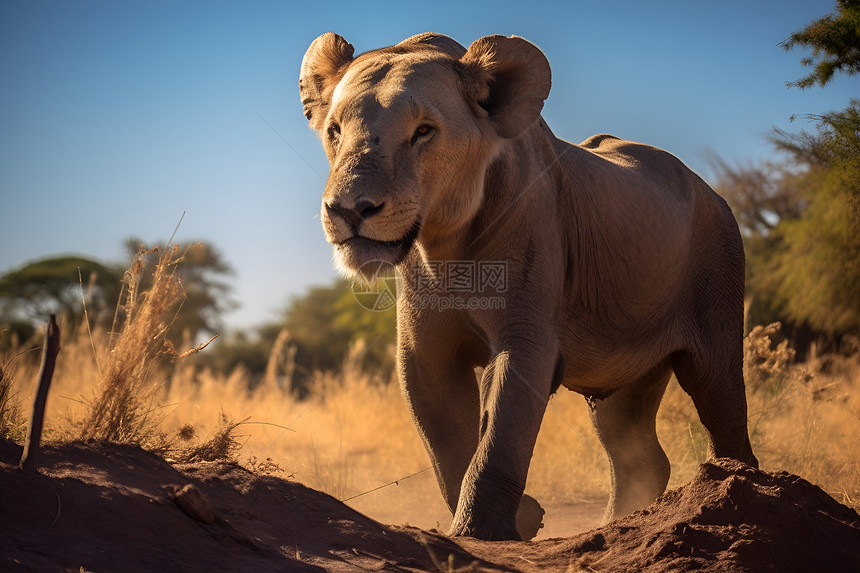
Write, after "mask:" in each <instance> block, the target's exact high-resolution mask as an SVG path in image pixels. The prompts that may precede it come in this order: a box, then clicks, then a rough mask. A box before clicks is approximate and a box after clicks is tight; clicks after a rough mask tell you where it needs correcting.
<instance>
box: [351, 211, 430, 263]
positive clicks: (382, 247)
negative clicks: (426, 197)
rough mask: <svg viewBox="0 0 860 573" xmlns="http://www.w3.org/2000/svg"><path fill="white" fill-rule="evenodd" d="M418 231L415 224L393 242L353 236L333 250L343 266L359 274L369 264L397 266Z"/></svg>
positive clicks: (419, 226)
mask: <svg viewBox="0 0 860 573" xmlns="http://www.w3.org/2000/svg"><path fill="white" fill-rule="evenodd" d="M420 230H421V225H420V223H418V222H416V223H415V224H414V225H412V227H411V228H410V229H409V231H408V232H407V233H406V234H405V235H404V236H403V237H401V238H400V239H397V240H395V241H377V240H374V239H368V238H367V237H362V236H360V235H354V236H352V237H350V238H348V239H346V240H344V241H342V242H340V243H338V244H337V245H335V250H336V252H337V254H338V255H339V258H340V260H341V262H342V263H343V265H344V266H346V267H347V268H349V269H350V270H352V271H355V272H360V271H361V267H362V266H363V265H366V264H367V263H370V262H383V263H388V264H390V265H397V264H400V263H401V262H402V261H403V259H405V258H406V255H408V254H409V251H410V249H412V245H413V244H414V243H415V241H416V239H418V233H419V231H420Z"/></svg>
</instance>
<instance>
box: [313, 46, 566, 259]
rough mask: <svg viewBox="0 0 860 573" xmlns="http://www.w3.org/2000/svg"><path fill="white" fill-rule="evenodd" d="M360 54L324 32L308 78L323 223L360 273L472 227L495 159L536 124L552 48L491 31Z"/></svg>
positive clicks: (329, 236) (546, 87) (546, 86)
mask: <svg viewBox="0 0 860 573" xmlns="http://www.w3.org/2000/svg"><path fill="white" fill-rule="evenodd" d="M353 52H354V49H353V47H352V46H351V45H350V44H349V43H348V42H347V41H346V40H344V39H343V38H342V37H340V36H338V35H336V34H332V33H328V34H323V35H322V36H320V37H319V38H317V39H316V40H314V42H313V43H312V44H311V45H310V47H309V48H308V51H307V53H306V54H305V57H304V59H303V61H302V67H301V74H300V77H299V92H300V94H301V99H302V104H303V106H304V112H305V116H306V117H307V118H308V121H309V122H310V126H311V128H313V129H314V130H315V131H317V132H318V133H319V135H320V136H321V138H322V143H323V147H324V148H325V152H326V155H327V156H328V160H329V164H330V167H331V169H330V172H329V176H328V181H327V182H326V186H325V192H324V194H323V200H322V222H323V228H324V230H325V234H326V238H327V240H328V241H329V242H330V243H331V244H332V245H333V247H334V251H335V260H336V262H337V264H338V266H339V267H340V268H341V270H343V271H344V272H345V273H347V274H351V275H354V274H356V273H359V274H367V269H365V270H364V271H362V270H361V269H362V266H363V265H366V264H367V263H369V262H371V261H383V262H386V263H390V264H397V263H399V262H401V261H402V260H403V259H404V257H406V255H407V253H408V252H409V250H410V249H411V248H412V246H413V245H414V244H415V243H416V241H417V242H418V243H419V244H421V243H423V244H425V245H427V244H434V243H438V242H440V241H447V240H450V238H451V237H452V236H454V235H455V234H456V233H457V232H458V231H459V230H461V229H462V228H463V227H464V226H465V225H466V223H468V222H469V221H470V220H471V219H472V218H473V217H474V216H475V214H476V212H477V211H478V209H479V208H480V206H481V203H482V200H483V194H484V173H485V171H486V169H487V168H488V166H489V164H490V162H491V161H492V160H493V158H494V157H495V155H496V154H497V153H498V151H499V149H500V147H501V146H502V145H503V144H504V141H505V140H507V139H510V138H514V137H516V136H518V135H519V134H520V133H522V132H523V131H524V130H526V129H527V128H529V127H530V126H532V125H533V124H535V122H536V121H537V119H538V117H539V115H540V111H541V109H542V107H543V101H544V100H545V99H546V97H547V95H548V94H549V89H550V68H549V63H548V62H547V60H546V58H545V57H544V55H543V54H542V53H541V51H540V50H539V49H537V48H536V47H535V46H533V45H532V44H530V43H528V42H527V41H525V40H523V39H522V38H517V37H511V38H506V37H504V36H487V37H485V38H481V39H479V40H477V41H475V42H474V43H473V44H472V45H471V46H470V47H469V49H468V50H466V49H465V48H463V47H462V46H461V45H460V44H458V43H457V42H455V41H454V40H452V39H450V38H448V37H446V36H441V35H437V34H421V35H418V36H414V37H412V38H409V39H407V40H405V41H403V42H401V43H399V44H397V45H395V46H392V47H389V48H383V49H380V50H374V51H370V52H367V53H364V54H361V55H359V56H358V57H353Z"/></svg>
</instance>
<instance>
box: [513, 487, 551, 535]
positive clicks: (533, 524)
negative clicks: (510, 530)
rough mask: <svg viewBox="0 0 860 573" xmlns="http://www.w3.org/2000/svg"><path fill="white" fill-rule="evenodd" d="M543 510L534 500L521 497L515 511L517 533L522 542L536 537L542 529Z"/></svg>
mask: <svg viewBox="0 0 860 573" xmlns="http://www.w3.org/2000/svg"><path fill="white" fill-rule="evenodd" d="M544 513H546V512H545V511H544V509H543V508H542V507H541V505H540V504H539V503H538V502H537V500H536V499H535V498H533V497H532V496H530V495H523V498H522V500H521V501H520V507H519V509H518V510H517V531H518V532H519V534H520V538H521V539H522V540H523V541H528V540H530V539H532V538H534V536H535V535H537V533H538V531H539V530H540V529H541V528H542V527H543V516H544Z"/></svg>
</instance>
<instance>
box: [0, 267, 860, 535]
mask: <svg viewBox="0 0 860 573" xmlns="http://www.w3.org/2000/svg"><path fill="white" fill-rule="evenodd" d="M179 258H180V257H179V253H178V251H175V250H174V251H171V252H170V253H164V254H163V255H162V258H161V259H160V260H159V264H158V266H157V268H156V269H155V273H156V275H157V276H161V277H162V278H163V279H164V280H163V282H158V280H156V283H155V285H156V286H155V287H153V288H154V289H156V290H158V289H161V291H160V294H159V293H136V292H133V291H132V290H131V288H133V287H134V285H135V284H136V282H135V281H134V277H135V276H136V275H135V273H136V272H137V273H139V272H143V269H137V268H136V267H134V266H133V267H132V269H131V271H130V273H129V275H128V276H127V284H128V285H129V287H130V290H129V295H128V300H127V301H126V303H125V313H126V315H125V317H124V322H123V328H122V330H121V332H120V333H119V335H117V336H115V337H114V338H112V339H111V338H110V337H109V336H108V335H106V334H105V333H95V334H94V338H93V340H94V342H95V347H96V348H105V349H107V350H105V351H103V352H102V353H101V354H95V355H94V353H93V350H92V343H91V341H90V338H89V336H87V334H86V332H77V333H70V334H69V335H64V343H63V350H62V352H61V353H60V356H59V359H58V364H57V370H56V373H55V379H54V380H55V381H54V386H53V388H52V392H51V395H50V397H49V400H48V412H47V418H46V428H47V432H46V439H49V440H51V439H53V440H71V439H76V438H79V437H96V438H100V439H112V440H118V441H135V442H138V443H143V444H144V445H145V446H147V447H150V448H156V449H160V450H161V451H166V452H167V454H168V455H169V456H170V457H171V458H173V459H176V460H180V461H183V460H204V459H215V458H223V457H234V458H237V459H238V460H239V461H241V462H242V463H245V464H247V465H248V466H249V467H252V468H256V469H258V470H259V471H263V472H266V473H274V474H280V475H284V476H285V477H293V478H294V479H296V480H298V481H301V482H302V483H305V484H306V485H308V486H310V487H314V488H317V489H320V490H322V491H326V492H327V493H330V494H331V495H333V496H335V497H337V498H339V499H348V500H349V504H350V505H351V506H353V507H354V508H356V509H358V510H359V511H363V512H365V513H367V514H369V515H371V516H372V517H375V518H377V519H379V520H382V521H388V522H396V523H411V524H413V525H417V526H421V527H441V528H445V527H446V526H447V524H448V523H449V522H450V516H449V515H448V513H447V509H446V508H445V506H444V504H443V502H442V499H441V496H440V495H439V492H438V488H437V486H436V484H435V478H434V476H433V472H432V471H429V462H428V459H427V455H426V453H425V452H424V449H423V446H422V444H421V442H420V440H419V438H418V435H417V433H416V431H415V428H414V426H413V423H412V421H411V419H410V417H409V414H408V412H407V409H406V406H405V403H404V401H403V398H402V396H401V395H400V390H399V388H398V386H397V384H396V382H395V381H393V380H390V379H381V378H379V377H378V376H375V375H372V374H368V373H367V372H363V371H361V370H360V369H358V368H356V367H355V366H354V365H355V364H357V363H358V362H359V361H357V360H356V358H357V356H358V355H359V354H360V353H361V352H363V351H364V349H363V348H362V347H361V346H356V347H354V348H353V349H352V350H351V353H350V355H349V356H347V357H346V358H345V360H344V364H343V367H342V369H341V371H340V372H337V373H332V372H316V373H314V379H313V384H312V387H311V391H310V394H309V396H308V397H307V398H305V399H303V400H299V399H297V398H296V397H295V395H294V394H293V393H291V392H290V384H289V380H290V378H291V374H292V370H293V365H292V361H291V353H293V352H294V350H293V349H292V348H291V346H290V344H289V335H288V334H287V333H282V335H281V336H280V337H279V338H278V342H277V343H276V344H275V345H274V346H273V350H272V356H271V357H270V360H269V368H268V369H267V372H266V376H265V378H264V380H263V382H262V383H260V384H257V385H256V386H255V387H254V390H253V391H250V390H249V388H250V387H251V386H252V385H251V384H250V382H251V380H250V376H249V375H248V373H247V372H245V371H244V370H242V369H237V370H235V371H234V372H231V373H220V372H213V371H211V370H208V369H205V368H199V367H197V366H196V365H195V364H194V356H188V357H186V358H185V359H183V360H180V361H174V362H171V360H170V359H171V358H175V357H176V356H177V353H176V352H175V351H172V350H171V349H165V347H164V345H163V340H164V338H163V334H164V332H165V328H166V327H167V326H169V324H170V321H171V319H172V318H171V317H172V313H173V312H174V309H175V308H176V305H177V302H178V300H180V299H181V287H180V286H179V285H178V284H177V283H176V282H175V280H174V279H173V278H172V271H171V269H172V265H174V264H176V262H177V261H178V259H179ZM777 329H778V326H768V327H757V328H755V329H753V331H752V332H751V333H750V335H749V337H748V338H747V340H746V344H745V352H746V361H745V369H746V372H745V375H746V379H747V382H748V399H749V411H750V430H751V435H752V440H753V447H754V450H755V452H756V454H757V455H758V457H759V460H760V461H761V464H762V467H763V468H764V469H767V470H787V471H790V472H792V473H796V474H799V475H801V476H803V477H805V478H806V479H808V480H810V481H812V482H813V483H816V484H818V485H820V486H821V487H823V488H824V489H825V490H826V491H828V492H829V493H830V494H831V495H833V496H834V497H835V498H836V499H838V500H839V501H841V502H843V503H846V504H848V505H853V506H854V507H855V508H856V507H858V506H860V364H858V362H857V359H856V358H855V359H853V361H852V360H849V359H844V358H832V357H831V358H827V360H825V359H823V358H822V359H815V360H812V361H810V362H809V363H807V364H801V365H792V364H791V352H790V350H789V349H788V348H787V346H784V345H773V344H772V343H771V340H770V338H771V337H772V336H773V335H774V333H775V332H776V330H777ZM215 351H217V346H216V349H215ZM185 354H188V353H185ZM96 356H98V360H96ZM24 358H25V359H20V358H19V359H18V360H15V361H13V362H11V363H8V362H7V363H6V364H5V365H4V368H3V370H2V372H0V414H2V416H0V429H3V433H4V435H6V436H12V437H15V435H16V434H15V430H9V428H11V427H15V425H16V424H17V422H14V420H15V419H19V420H20V418H21V416H20V414H10V412H15V411H16V410H15V408H18V410H17V411H18V412H20V411H21V409H22V405H26V407H23V410H24V411H26V410H27V409H28V407H29V404H30V403H31V401H32V396H33V395H34V394H35V387H34V382H35V378H36V372H37V370H38V364H37V363H36V361H35V360H30V359H27V357H24ZM164 358H167V359H168V360H163V359H164ZM97 362H98V363H100V365H101V367H99V365H98V364H97ZM10 380H14V381H16V385H15V387H14V390H13V387H12V386H11V385H10V382H9V381H10ZM97 383H98V389H97V390H96V391H95V394H94V390H93V387H94V385H96V384H97ZM16 392H17V393H16ZM88 397H91V398H88ZM15 416H17V418H16V417H15ZM233 420H241V421H240V422H235V421H233ZM657 429H658V434H659V436H660V439H661V442H662V443H663V445H664V448H665V449H666V452H667V454H668V456H669V458H670V460H671V462H672V471H673V473H672V481H671V482H670V486H671V487H674V486H678V485H681V484H682V483H685V482H686V481H688V480H689V479H690V478H691V477H692V475H693V474H694V473H695V472H696V471H697V469H698V466H699V464H700V463H701V462H702V461H704V459H705V456H706V451H707V446H706V441H705V433H704V430H703V429H702V427H701V424H700V423H699V421H698V418H697V416H696V413H695V410H694V409H693V406H692V403H691V401H690V399H689V397H688V396H687V395H686V394H685V393H684V392H683V391H682V390H681V389H680V387H679V386H678V385H677V383H676V382H675V381H673V382H672V383H671V384H670V386H669V388H668V390H667V392H666V396H665V398H664V401H663V405H662V407H661V409H660V413H659V415H658V421H657ZM200 436H207V437H208V439H205V440H201V439H200V438H199V437H200ZM261 460H263V461H261ZM287 472H288V474H287ZM407 476H411V477H407ZM381 486H384V487H381ZM607 489H608V468H607V463H606V457H605V454H604V453H603V450H602V448H601V447H600V445H599V442H598V440H597V437H596V435H595V433H594V430H593V428H592V426H591V423H590V420H589V417H588V411H587V407H586V404H585V401H584V400H583V399H582V397H581V396H579V395H576V394H574V393H572V392H568V391H565V390H561V391H559V393H558V395H556V396H555V397H553V398H552V399H551V401H550V404H549V408H548V410H547V413H546V415H545V417H544V422H543V427H542V429H541V433H540V435H539V437H538V442H537V445H536V449H535V454H534V457H533V461H532V467H531V472H530V474H529V481H528V485H527V491H528V492H529V493H531V494H532V495H534V496H535V497H536V498H537V499H539V500H540V501H541V502H542V503H543V504H544V505H545V506H547V507H548V508H550V509H551V508H552V507H553V506H560V505H564V504H568V503H571V502H576V501H579V500H593V499H598V498H605V497H606V496H607V493H608V492H607Z"/></svg>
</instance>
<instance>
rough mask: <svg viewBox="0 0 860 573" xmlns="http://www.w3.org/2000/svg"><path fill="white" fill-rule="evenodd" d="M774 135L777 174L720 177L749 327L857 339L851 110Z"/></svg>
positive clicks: (856, 196) (767, 168)
mask: <svg viewBox="0 0 860 573" xmlns="http://www.w3.org/2000/svg"><path fill="white" fill-rule="evenodd" d="M811 118H812V119H813V120H814V121H815V122H816V128H817V129H816V132H815V133H809V132H805V131H801V132H800V133H797V134H788V133H786V132H784V131H780V130H777V131H776V132H775V134H774V136H773V137H772V142H773V143H774V144H775V146H776V147H777V148H778V149H779V150H781V151H783V152H785V153H786V154H787V156H788V158H787V160H786V161H785V162H784V163H782V164H765V165H762V166H759V167H748V168H740V169H737V168H735V169H733V168H729V167H727V166H725V165H724V164H723V165H722V167H720V177H719V181H718V183H717V185H716V187H717V190H718V191H719V192H720V193H721V194H723V196H724V197H726V199H727V200H728V201H729V203H730V204H731V205H732V208H733V209H734V211H735V214H736V216H737V218H738V222H739V225H740V226H741V229H742V233H743V236H744V241H745V247H746V249H747V291H748V295H752V296H753V297H754V300H755V306H754V308H753V309H752V314H753V316H752V322H753V323H767V322H773V321H777V320H784V321H787V322H789V323H791V324H794V325H802V324H806V325H808V326H810V327H811V328H813V329H815V330H816V331H819V332H823V333H826V334H829V335H833V336H839V335H841V334H845V333H853V332H857V331H858V330H860V286H858V285H860V208H858V207H860V100H854V101H852V102H851V104H850V105H849V106H848V108H846V109H845V110H843V111H839V112H831V113H828V114H825V115H821V116H811Z"/></svg>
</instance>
